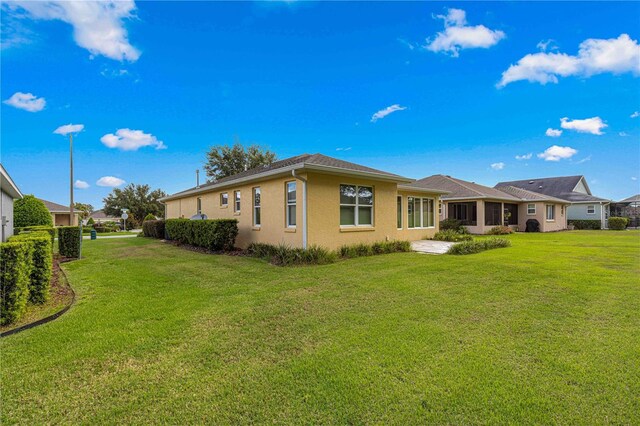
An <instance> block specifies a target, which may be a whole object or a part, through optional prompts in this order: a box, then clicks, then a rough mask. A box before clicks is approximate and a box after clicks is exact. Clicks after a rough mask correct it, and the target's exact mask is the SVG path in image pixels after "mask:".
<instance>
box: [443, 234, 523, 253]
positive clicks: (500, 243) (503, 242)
mask: <svg viewBox="0 0 640 426" xmlns="http://www.w3.org/2000/svg"><path fill="white" fill-rule="evenodd" d="M503 247H511V241H509V240H507V239H505V238H496V237H492V238H486V239H484V240H476V241H465V242H463V243H458V244H454V245H452V246H451V247H450V248H449V250H448V251H447V253H448V254H457V255H464V254H474V253H480V252H481V251H485V250H491V249H496V248H503Z"/></svg>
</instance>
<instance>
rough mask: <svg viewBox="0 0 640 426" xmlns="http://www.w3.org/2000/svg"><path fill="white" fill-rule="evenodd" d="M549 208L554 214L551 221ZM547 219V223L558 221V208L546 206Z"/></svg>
mask: <svg viewBox="0 0 640 426" xmlns="http://www.w3.org/2000/svg"><path fill="white" fill-rule="evenodd" d="M549 207H551V211H552V212H553V217H552V218H551V219H549ZM544 216H545V219H546V220H547V222H555V221H556V206H555V205H553V204H547V205H546V206H545V214H544Z"/></svg>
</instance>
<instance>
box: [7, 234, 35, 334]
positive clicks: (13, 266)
mask: <svg viewBox="0 0 640 426" xmlns="http://www.w3.org/2000/svg"><path fill="white" fill-rule="evenodd" d="M31 247H32V246H31V245H30V244H28V243H27V242H25V241H12V242H7V243H2V244H0V258H2V268H1V270H0V298H1V300H0V305H1V306H0V324H2V325H5V324H10V323H12V322H14V321H15V320H17V319H18V318H20V316H22V314H24V311H25V310H26V308H27V299H28V298H29V275H30V274H31V256H32V248H31Z"/></svg>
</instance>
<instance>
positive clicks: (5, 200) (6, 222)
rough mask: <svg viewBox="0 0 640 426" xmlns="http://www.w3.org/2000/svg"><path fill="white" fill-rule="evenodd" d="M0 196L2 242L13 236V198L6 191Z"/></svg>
mask: <svg viewBox="0 0 640 426" xmlns="http://www.w3.org/2000/svg"><path fill="white" fill-rule="evenodd" d="M1 192H2V194H1V196H0V220H2V235H1V241H2V242H4V241H7V238H9V237H10V236H12V235H13V198H12V197H11V196H10V195H9V194H7V193H6V192H4V191H1Z"/></svg>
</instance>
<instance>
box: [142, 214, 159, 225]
mask: <svg viewBox="0 0 640 426" xmlns="http://www.w3.org/2000/svg"><path fill="white" fill-rule="evenodd" d="M148 220H156V217H155V216H154V215H152V214H151V213H149V214H148V215H146V216H145V217H144V219H143V220H142V224H143V225H144V222H146V221H148Z"/></svg>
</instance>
